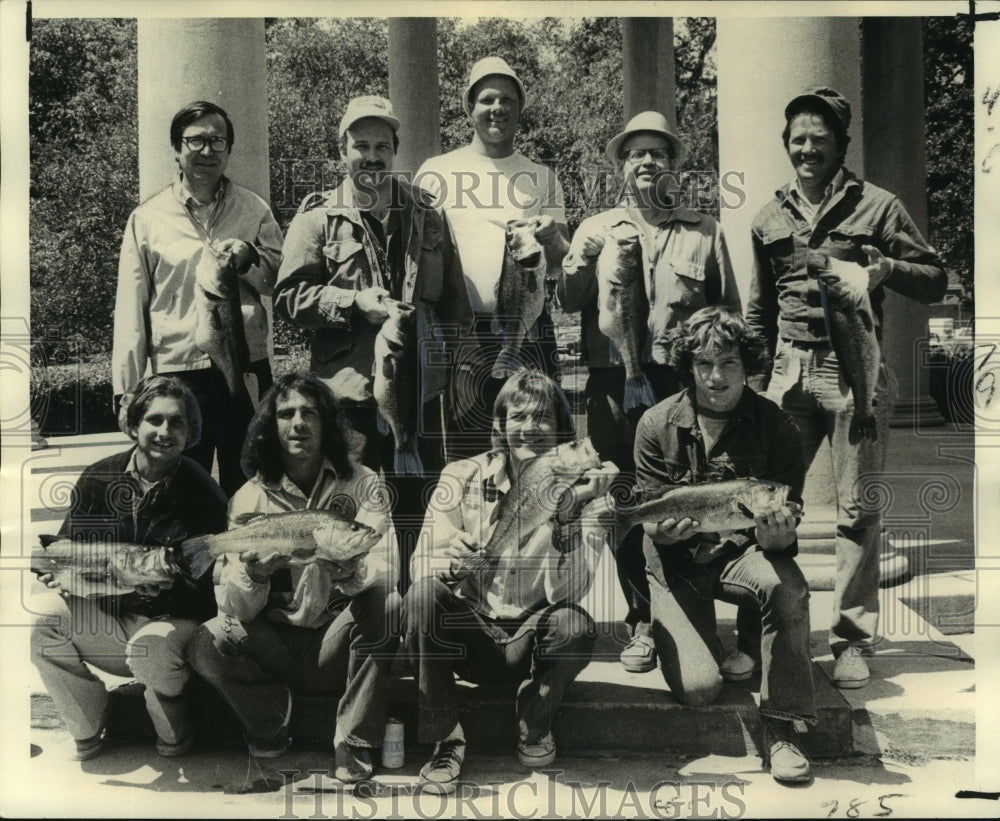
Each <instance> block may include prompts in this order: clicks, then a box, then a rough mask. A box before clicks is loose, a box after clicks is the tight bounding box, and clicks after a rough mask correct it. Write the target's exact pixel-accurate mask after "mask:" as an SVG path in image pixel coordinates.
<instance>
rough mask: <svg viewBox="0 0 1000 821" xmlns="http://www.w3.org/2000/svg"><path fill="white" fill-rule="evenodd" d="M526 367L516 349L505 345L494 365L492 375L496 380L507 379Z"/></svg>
mask: <svg viewBox="0 0 1000 821" xmlns="http://www.w3.org/2000/svg"><path fill="white" fill-rule="evenodd" d="M523 367H524V363H523V362H521V359H520V357H518V355H517V351H516V349H514V348H513V347H511V346H510V345H505V346H504V347H503V349H502V350H501V351H500V353H499V354H498V355H497V361H496V362H495V363H493V370H492V372H491V373H490V376H492V377H493V378H494V379H506V378H507V377H508V376H510V375H511V374H513V373H517V372H518V371H519V370H521V368H523Z"/></svg>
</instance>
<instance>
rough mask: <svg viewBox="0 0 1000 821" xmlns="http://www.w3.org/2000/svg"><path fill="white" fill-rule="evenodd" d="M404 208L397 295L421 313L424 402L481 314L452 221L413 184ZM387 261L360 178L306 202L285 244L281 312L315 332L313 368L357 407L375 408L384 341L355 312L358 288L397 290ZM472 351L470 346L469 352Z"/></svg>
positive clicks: (401, 184) (401, 195) (401, 190)
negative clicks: (365, 213)
mask: <svg viewBox="0 0 1000 821" xmlns="http://www.w3.org/2000/svg"><path fill="white" fill-rule="evenodd" d="M397 205H398V206H399V212H398V213H399V218H400V221H401V231H402V236H403V237H404V244H403V271H402V272H398V271H394V272H393V273H394V274H396V275H397V277H399V279H400V280H401V285H400V291H399V293H398V294H393V296H394V297H395V298H398V299H401V300H402V301H403V302H409V303H412V304H414V305H416V307H417V344H418V345H419V346H420V364H421V368H420V374H419V377H418V378H419V379H420V386H421V392H422V399H423V401H425V402H426V401H428V400H429V399H432V398H433V397H435V396H438V395H440V394H442V393H443V392H444V390H445V388H446V387H447V385H448V382H449V379H450V376H451V372H452V368H453V366H454V365H455V364H457V363H455V362H454V361H453V360H454V358H455V354H454V352H455V351H456V350H458V348H459V343H460V342H461V341H462V340H464V339H466V337H467V336H468V333H469V328H470V326H471V324H472V309H471V307H470V306H469V296H468V292H467V291H466V288H465V280H464V278H463V275H462V270H461V267H460V266H459V264H458V259H457V256H456V255H455V253H454V251H453V249H452V245H451V240H450V238H449V235H448V231H447V230H446V225H445V223H444V219H445V218H444V217H443V216H442V215H441V214H440V213H439V212H437V211H435V210H434V209H433V208H432V207H431V206H430V201H429V198H428V196H427V195H426V194H425V193H424V192H423V191H421V190H420V189H419V188H414V187H412V186H410V185H409V184H408V183H406V182H405V181H404V180H399V179H394V180H393V207H396V206H397ZM387 268H388V263H387V261H386V255H385V253H384V252H383V250H382V249H381V248H380V247H379V245H378V243H377V242H375V241H374V240H373V239H372V237H371V235H370V233H369V230H368V229H367V228H366V227H365V223H364V221H363V217H362V214H361V211H360V210H359V209H358V208H357V207H356V205H355V204H354V193H353V191H352V189H351V186H350V182H349V181H345V182H344V183H342V184H341V185H340V187H338V188H336V189H334V190H332V191H326V192H324V193H322V194H311V195H310V196H308V197H306V199H305V200H303V202H302V204H301V206H300V207H299V211H298V213H297V214H296V215H295V217H294V219H293V220H292V224H291V225H290V226H289V228H288V234H287V236H286V238H285V245H284V249H283V254H282V259H281V267H280V268H279V270H278V284H277V286H276V289H275V296H274V305H275V310H276V311H277V312H278V314H280V315H281V316H283V317H285V319H288V320H290V321H291V322H292V323H293V324H294V325H297V326H298V327H301V328H312V329H314V333H313V339H312V364H311V369H312V370H313V371H314V372H315V373H316V374H317V375H318V376H320V377H321V378H322V379H324V380H326V381H327V383H328V384H329V385H330V387H331V389H332V390H333V392H334V394H335V395H336V396H337V398H338V399H340V400H341V401H345V402H347V403H348V404H365V405H372V404H373V403H374V399H373V398H372V394H371V387H372V366H373V364H374V361H375V337H376V336H377V335H378V332H379V326H377V325H372V324H371V323H369V322H368V321H367V320H365V318H364V317H363V316H361V315H360V314H359V313H357V312H356V311H355V309H354V300H355V297H356V296H357V293H358V291H361V290H363V289H365V288H371V287H376V286H377V287H381V288H385V289H386V290H387V291H390V292H391V291H392V289H391V288H390V284H389V271H388V270H387ZM462 350H464V351H468V350H469V346H468V344H466V345H463V346H462Z"/></svg>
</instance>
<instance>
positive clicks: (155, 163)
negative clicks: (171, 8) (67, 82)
mask: <svg viewBox="0 0 1000 821" xmlns="http://www.w3.org/2000/svg"><path fill="white" fill-rule="evenodd" d="M138 46H139V48H138V52H139V101H138V102H139V198H140V200H145V199H146V198H148V197H150V196H152V195H153V194H155V193H156V192H157V191H159V190H160V189H162V188H164V187H165V186H166V185H168V184H169V183H170V180H171V179H172V178H173V174H174V172H175V171H176V169H177V164H176V163H175V162H174V151H173V148H172V147H171V145H170V120H171V118H172V117H173V116H174V114H175V113H176V112H177V111H178V110H179V109H181V108H183V107H184V106H185V105H187V104H188V103H190V102H193V101H195V100H208V101H210V102H213V103H216V104H217V105H220V106H222V108H224V109H225V110H226V112H227V113H228V114H229V118H230V119H231V120H232V121H233V129H234V132H235V140H234V144H233V152H232V157H231V158H230V161H229V166H228V168H227V169H226V175H227V176H229V177H231V178H232V179H233V180H234V181H236V182H238V183H239V184H240V185H242V186H244V187H246V188H249V189H250V190H251V191H254V192H255V193H257V194H259V195H260V196H261V197H263V198H264V199H265V200H268V201H270V193H269V192H270V172H269V169H268V149H267V145H268V121H267V63H266V60H265V55H264V20H263V19H240V18H198V19H194V18H149V17H140V18H139V27H138Z"/></svg>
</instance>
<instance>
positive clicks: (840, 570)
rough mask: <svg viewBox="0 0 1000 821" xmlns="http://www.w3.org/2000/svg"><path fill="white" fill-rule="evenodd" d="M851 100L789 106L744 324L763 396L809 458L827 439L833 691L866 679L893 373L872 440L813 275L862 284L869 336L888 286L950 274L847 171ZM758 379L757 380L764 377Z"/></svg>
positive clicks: (910, 227)
mask: <svg viewBox="0 0 1000 821" xmlns="http://www.w3.org/2000/svg"><path fill="white" fill-rule="evenodd" d="M850 124H851V106H850V103H848V101H847V100H846V99H845V98H844V97H843V96H842V95H841V94H840V93H839V92H838V91H836V90H835V89H832V88H828V87H825V86H824V87H817V88H811V89H808V90H806V91H805V92H804V93H803V94H799V95H797V96H796V97H794V98H793V99H792V100H791V101H790V102H789V103H788V105H787V106H786V107H785V130H784V132H783V134H782V142H783V143H784V146H785V151H787V152H788V159H789V161H790V162H791V164H792V168H793V169H794V171H795V176H794V177H793V178H792V180H791V182H790V184H788V185H785V186H783V187H782V188H781V189H779V190H778V191H776V192H775V193H774V196H772V197H771V198H770V200H769V202H768V203H767V204H766V205H765V206H764V207H763V208H762V209H761V210H760V212H759V213H758V214H757V216H756V217H755V218H754V221H753V225H752V227H751V239H752V242H753V251H754V269H753V277H752V279H751V283H750V300H749V305H748V307H747V322H748V323H749V324H750V326H751V328H753V330H754V331H756V332H757V333H758V334H760V335H761V336H762V337H764V339H765V340H766V341H767V343H768V347H769V350H770V352H771V353H772V355H773V359H774V367H773V370H772V372H771V374H770V381H769V383H768V385H767V396H768V398H769V399H772V400H774V401H775V402H777V403H778V404H779V405H780V406H781V407H782V409H784V410H785V411H787V412H788V413H789V414H790V415H791V416H792V418H793V419H794V420H795V423H796V426H797V427H798V428H799V431H800V432H801V434H802V444H803V448H804V456H805V462H806V466H807V468H808V466H809V465H810V464H811V463H812V460H813V457H814V456H815V455H816V451H817V449H818V448H819V445H820V443H821V442H822V441H823V439H827V440H828V441H829V442H830V448H831V452H832V455H833V462H832V464H833V481H834V486H835V490H836V494H837V508H838V511H837V533H836V552H837V577H836V580H835V582H834V594H833V595H834V605H833V625H832V627H831V631H830V645H831V649H832V651H833V654H834V656H835V657H836V659H837V661H836V664H835V665H834V669H833V682H834V684H836V685H837V687H840V688H845V689H854V688H858V687H863V686H865V685H866V684H867V683H868V681H869V678H870V671H869V669H868V663H867V661H866V658H867V657H868V656H869V655H870V653H871V650H872V644H873V643H874V641H875V637H876V631H877V628H878V613H879V597H878V588H879V564H878V557H879V541H880V540H879V534H880V532H881V523H880V521H879V511H878V510H877V509H873V508H872V506H871V505H870V504H869V505H865V504H863V503H862V499H864V497H865V492H864V489H863V488H864V481H865V477H873V476H877V474H878V473H879V472H880V471H881V470H882V468H883V466H884V463H885V453H886V440H887V435H888V427H889V417H890V416H891V415H892V399H893V398H892V391H891V390H890V387H889V385H890V381H889V380H890V375H889V374H888V372H887V371H886V368H885V363H884V362H882V363H880V365H879V376H878V381H877V384H876V386H875V401H876V405H875V409H874V410H875V413H874V416H875V424H874V431H872V432H873V433H875V438H874V439H872V438H867V437H861V438H860V440H858V441H852V439H857V438H858V437H856V436H854V435H852V432H851V428H852V424H851V423H852V420H853V419H854V400H853V395H852V392H851V391H850V390H848V389H847V388H845V384H846V383H845V363H844V362H839V361H838V359H837V355H836V353H835V352H834V350H833V342H832V340H831V337H830V334H829V332H828V330H827V325H826V318H825V312H824V308H823V301H824V292H823V291H821V287H820V277H819V275H820V274H823V273H826V272H829V271H830V270H831V268H832V267H834V266H832V265H831V262H833V263H834V265H835V266H836V267H837V268H839V269H841V270H844V269H845V268H847V269H850V268H851V267H853V269H854V270H855V271H856V272H857V273H858V274H860V276H861V278H862V281H863V282H864V281H867V284H868V296H869V299H870V302H871V308H872V313H873V314H874V316H873V317H872V321H873V323H874V327H875V334H876V336H877V337H878V338H880V339H881V336H882V302H883V300H884V299H885V288H891V289H892V290H893V291H895V292H896V293H899V294H902V295H903V296H905V297H909V298H910V299H915V300H917V301H918V302H923V303H925V304H928V303H931V302H936V301H938V300H939V299H941V298H942V297H943V296H944V292H945V289H946V288H947V286H948V278H947V275H946V274H945V271H944V268H943V267H942V264H941V260H940V259H939V258H938V256H937V253H936V252H935V251H934V249H933V248H931V247H930V246H929V245H928V244H927V242H926V241H925V240H924V238H923V236H921V234H920V231H919V230H918V229H917V227H916V225H914V223H913V220H912V219H911V218H910V215H909V214H908V213H907V212H906V209H905V208H904V207H903V205H902V203H901V202H900V201H899V199H898V198H897V197H896V196H894V195H893V194H891V193H889V192H888V191H884V190H882V189H881V188H878V187H877V186H875V185H872V184H871V183H870V182H866V181H864V180H860V179H858V178H857V177H855V176H854V174H852V173H851V172H850V171H848V170H847V169H846V168H845V167H844V157H845V154H846V152H847V145H848V143H849V142H850V137H849V136H848V134H847V130H848V128H849V127H850ZM759 387H763V385H760V386H759Z"/></svg>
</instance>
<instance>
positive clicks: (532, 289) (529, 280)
mask: <svg viewBox="0 0 1000 821" xmlns="http://www.w3.org/2000/svg"><path fill="white" fill-rule="evenodd" d="M524 284H525V285H526V286H527V288H528V293H529V294H537V293H538V272H537V271H532V272H531V273H529V274H528V276H526V277H525V278H524Z"/></svg>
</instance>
